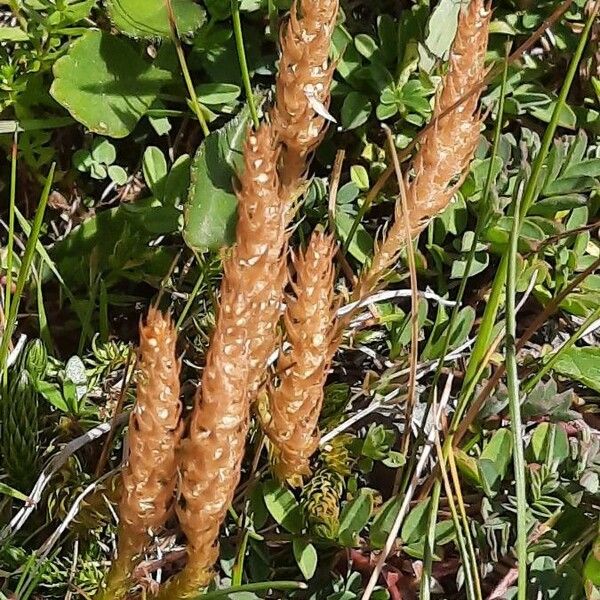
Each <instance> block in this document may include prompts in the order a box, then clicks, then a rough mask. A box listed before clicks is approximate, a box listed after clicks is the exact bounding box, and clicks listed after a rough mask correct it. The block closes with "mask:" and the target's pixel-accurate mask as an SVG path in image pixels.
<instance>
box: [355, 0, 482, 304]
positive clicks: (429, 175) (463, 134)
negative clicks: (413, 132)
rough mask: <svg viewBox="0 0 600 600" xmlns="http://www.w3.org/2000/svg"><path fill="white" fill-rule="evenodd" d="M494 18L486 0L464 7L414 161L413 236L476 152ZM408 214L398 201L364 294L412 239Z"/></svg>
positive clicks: (446, 196)
mask: <svg viewBox="0 0 600 600" xmlns="http://www.w3.org/2000/svg"><path fill="white" fill-rule="evenodd" d="M490 18H491V10H490V8H489V7H488V6H486V4H485V3H484V1H483V0H471V2H470V3H469V5H468V6H467V7H465V8H463V9H462V10H461V12H460V15H459V20H458V28H457V32H456V37H455V39H454V42H453V44H452V48H451V52H450V64H449V68H448V71H447V73H446V75H445V76H444V78H443V80H442V84H441V89H440V92H439V94H438V96H437V98H436V102H435V108H434V111H433V115H432V120H433V122H434V123H435V125H434V126H433V127H432V128H431V129H430V130H429V131H427V133H426V134H425V135H424V136H423V139H422V141H421V145H420V148H419V150H418V152H417V154H416V155H415V157H414V159H413V161H412V166H411V171H412V173H413V177H412V180H411V181H410V182H409V183H408V186H407V190H406V192H407V204H408V211H409V214H408V221H409V226H410V229H411V231H412V234H413V236H415V235H417V234H418V233H419V232H420V231H421V230H422V229H424V228H425V227H426V226H427V224H428V223H429V221H430V220H431V219H433V218H434V217H435V216H436V215H437V214H439V213H440V212H442V211H443V210H444V209H445V208H446V206H448V204H449V202H450V200H451V199H452V197H453V195H454V193H455V192H456V190H457V188H458V187H459V185H460V183H461V181H462V178H463V176H464V175H465V174H466V173H467V171H468V168H469V164H470V162H471V160H472V158H473V155H474V153H475V148H476V146H477V141H478V138H479V131H480V127H481V122H482V119H481V116H480V114H479V111H478V108H477V105H478V102H479V96H480V95H481V89H479V90H477V91H476V92H475V93H470V92H471V91H472V90H473V88H474V87H475V86H477V85H479V84H480V83H481V82H482V81H483V79H484V76H485V66H484V63H485V53H486V49H487V43H488V35H489V23H490ZM467 94H469V95H468V97H467V98H466V99H464V100H463V101H462V102H460V104H458V105H457V106H455V105H456V104H457V102H459V101H460V100H461V99H462V98H463V97H465V95H467ZM444 113H447V114H444ZM404 218H405V217H404V215H403V214H402V210H401V203H400V200H398V201H397V203H396V216H395V220H394V223H393V224H392V226H391V227H390V229H389V230H388V231H387V233H386V235H385V238H384V240H383V241H382V243H381V244H380V245H379V247H378V248H377V249H376V252H375V255H374V257H373V260H372V263H371V266H370V268H369V269H368V271H366V272H365V274H364V275H363V276H362V277H361V281H360V284H359V290H360V294H359V295H360V296H364V295H366V294H368V293H369V292H370V291H372V289H373V288H374V287H375V285H376V284H377V282H378V281H379V280H380V279H381V277H382V275H384V274H385V271H386V270H387V269H389V268H390V267H391V266H392V265H393V263H394V262H395V261H396V259H397V257H398V253H399V251H400V250H401V248H402V247H404V245H405V244H406V235H405V225H404V221H403V219H404Z"/></svg>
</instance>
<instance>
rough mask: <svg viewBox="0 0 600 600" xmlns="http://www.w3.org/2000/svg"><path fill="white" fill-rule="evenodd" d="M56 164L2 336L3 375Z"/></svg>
mask: <svg viewBox="0 0 600 600" xmlns="http://www.w3.org/2000/svg"><path fill="white" fill-rule="evenodd" d="M55 167H56V163H52V166H51V167H50V172H49V173H48V177H47V179H46V183H45V184H44V189H43V190H42V195H41V197H40V203H39V204H38V207H37V210H36V212H35V217H34V219H33V224H32V226H31V233H30V235H29V238H28V239H27V245H26V246H25V253H24V255H23V260H22V262H21V268H20V269H19V276H18V278H17V283H16V287H15V294H14V300H13V301H12V302H11V304H10V310H9V312H8V316H7V319H6V327H5V329H4V334H3V335H2V342H1V343H0V368H2V371H3V374H4V373H5V371H6V359H7V356H8V346H9V344H10V340H11V338H12V334H13V332H14V328H15V324H16V322H17V314H18V311H19V305H20V302H21V296H22V294H23V290H24V289H25V284H26V282H27V280H28V278H29V272H30V270H31V263H32V262H33V257H34V254H35V248H36V243H37V240H38V238H39V237H40V230H41V228H42V222H43V219H44V214H45V212H46V205H47V204H48V196H49V195H50V186H51V185H52V181H53V180H54V169H55Z"/></svg>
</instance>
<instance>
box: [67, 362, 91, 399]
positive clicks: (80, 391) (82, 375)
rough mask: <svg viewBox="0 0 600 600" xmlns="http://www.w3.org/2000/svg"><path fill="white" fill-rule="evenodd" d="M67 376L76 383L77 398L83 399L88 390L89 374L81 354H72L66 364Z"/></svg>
mask: <svg viewBox="0 0 600 600" xmlns="http://www.w3.org/2000/svg"><path fill="white" fill-rule="evenodd" d="M65 376H66V377H67V379H68V380H69V381H71V382H73V384H74V385H75V391H76V394H77V400H81V399H82V398H83V397H84V396H85V394H86V392H87V375H86V372H85V364H84V363H83V361H82V360H81V358H79V356H71V358H70V359H69V360H68V361H67V364H66V365H65Z"/></svg>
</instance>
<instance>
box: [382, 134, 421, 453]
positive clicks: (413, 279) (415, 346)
mask: <svg viewBox="0 0 600 600" xmlns="http://www.w3.org/2000/svg"><path fill="white" fill-rule="evenodd" d="M383 129H384V131H385V133H386V135H387V140H388V144H389V146H390V152H391V154H392V160H393V163H394V170H395V171H396V179H397V180H398V188H399V193H400V202H401V206H402V214H403V215H404V219H403V220H404V235H405V236H406V257H407V261H408V270H409V273H410V288H411V292H412V293H411V307H410V308H411V311H410V322H411V336H410V373H409V377H408V397H407V400H406V415H405V427H404V434H403V437H402V444H401V448H402V452H403V453H404V455H405V456H406V455H407V454H408V447H409V444H410V432H411V430H412V427H411V421H412V413H413V409H414V406H415V400H416V399H415V387H416V374H417V362H418V361H419V297H418V295H417V290H418V287H417V286H418V282H417V264H416V261H415V251H414V246H413V240H412V236H411V231H410V223H409V220H408V217H407V215H408V201H407V198H406V186H405V185H404V177H403V176H402V169H401V167H400V160H399V159H398V153H397V152H396V145H395V144H394V138H393V136H392V130H391V129H390V128H389V127H387V126H386V125H384V127H383Z"/></svg>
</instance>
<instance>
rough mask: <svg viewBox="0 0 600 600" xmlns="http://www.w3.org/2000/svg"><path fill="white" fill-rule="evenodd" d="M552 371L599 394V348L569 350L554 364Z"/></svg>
mask: <svg viewBox="0 0 600 600" xmlns="http://www.w3.org/2000/svg"><path fill="white" fill-rule="evenodd" d="M554 371H555V372H556V373H559V374H560V375H562V376H563V377H568V378H570V379H574V380H575V381H579V382H580V383H583V385H585V386H587V387H589V388H590V389H592V390H596V391H597V392H600V348H596V347H593V348H592V347H587V348H578V347H574V348H569V349H568V350H566V351H564V352H562V353H561V356H560V358H559V359H558V360H557V361H556V362H555V363H554Z"/></svg>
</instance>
